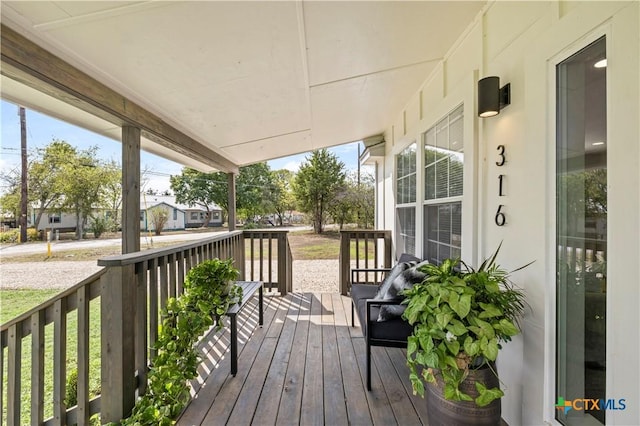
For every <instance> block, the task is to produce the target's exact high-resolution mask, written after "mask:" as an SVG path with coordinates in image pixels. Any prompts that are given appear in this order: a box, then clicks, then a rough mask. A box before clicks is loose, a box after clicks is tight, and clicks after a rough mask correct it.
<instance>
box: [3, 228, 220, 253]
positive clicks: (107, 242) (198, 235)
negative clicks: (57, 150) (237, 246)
mask: <svg viewBox="0 0 640 426" xmlns="http://www.w3.org/2000/svg"><path fill="white" fill-rule="evenodd" d="M221 232H227V231H226V230H224V231H213V232H194V233H184V234H168V235H158V236H155V235H154V236H152V237H149V236H144V237H141V238H140V246H142V247H146V246H147V245H148V244H149V240H150V239H152V240H153V242H154V243H156V242H174V241H175V242H178V241H192V240H199V239H203V238H210V237H211V236H213V235H216V234H219V233H221ZM121 243H122V242H121V240H120V238H111V239H104V240H96V239H91V238H88V239H85V240H81V241H78V240H65V241H53V242H52V243H51V250H53V251H55V250H76V249H90V248H100V247H113V246H119V245H120V244H121ZM46 252H47V243H46V242H30V243H27V244H11V245H3V246H2V247H0V256H2V257H5V256H6V257H9V256H18V255H22V254H33V253H46Z"/></svg>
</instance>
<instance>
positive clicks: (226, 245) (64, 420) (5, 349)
mask: <svg viewBox="0 0 640 426" xmlns="http://www.w3.org/2000/svg"><path fill="white" fill-rule="evenodd" d="M274 239H275V240H276V241H277V247H278V253H277V255H276V256H274V254H273V252H274V250H273V245H272V242H271V241H272V240H274ZM256 240H257V241H259V242H260V244H261V245H260V246H261V247H262V248H261V249H260V250H259V251H258V252H257V253H256V252H255V250H254V249H250V252H249V253H250V254H249V259H246V256H245V250H246V249H247V247H246V246H245V241H247V243H246V244H247V246H251V247H253V245H254V241H256ZM216 257H217V258H221V259H228V258H233V259H234V260H235V262H234V264H235V267H236V268H238V270H239V271H240V279H242V280H244V279H246V276H245V272H246V271H245V261H246V260H248V261H250V262H251V266H250V273H251V275H252V276H253V274H254V267H253V265H254V264H258V265H263V264H265V263H266V265H265V266H260V268H259V270H260V272H261V274H262V272H263V271H264V270H265V269H266V270H267V271H272V270H273V267H272V266H271V264H272V263H273V262H274V261H275V260H276V259H277V262H278V266H277V272H278V273H277V279H270V281H269V282H270V283H271V285H272V286H276V287H277V288H278V289H279V290H280V292H281V293H282V294H286V292H287V291H291V251H290V248H289V244H288V240H287V233H286V232H284V231H270V232H260V231H244V232H243V231H234V232H228V233H224V234H220V235H216V236H215V237H213V238H207V239H203V240H199V241H195V242H192V243H188V244H182V245H178V246H173V247H168V248H159V249H152V250H147V251H144V252H137V253H131V254H126V255H119V256H111V257H106V258H103V259H100V260H99V261H98V264H99V265H101V266H104V267H105V268H104V269H103V270H101V271H99V272H98V273H96V274H94V275H92V276H91V277H89V278H87V279H85V280H84V281H82V282H81V283H79V284H77V285H76V286H74V287H73V288H70V289H69V290H66V291H64V292H63V293H61V294H60V295H58V296H56V297H54V298H52V299H50V300H49V301H47V302H45V303H43V304H41V305H39V306H37V307H36V308H34V309H32V310H31V311H29V312H27V313H25V314H23V315H20V316H19V317H18V318H15V319H13V320H11V321H9V322H7V323H5V324H3V325H2V328H1V335H0V336H1V339H0V340H1V343H2V352H1V354H2V356H0V375H1V376H2V377H0V379H1V381H2V383H5V382H6V383H7V384H6V393H7V395H6V396H5V395H4V393H3V392H2V389H3V387H1V386H0V401H1V403H2V407H3V408H4V409H5V410H6V424H8V425H22V424H25V423H31V424H45V425H48V424H74V423H77V424H78V425H85V424H88V422H89V418H90V417H91V416H92V415H93V414H95V413H100V415H101V422H102V423H106V422H110V421H114V422H117V421H119V420H120V419H122V418H123V417H126V416H127V415H128V413H130V412H131V409H132V408H133V405H134V403H135V399H136V396H138V395H141V394H143V393H144V392H145V388H146V382H147V371H148V366H149V362H150V361H151V360H152V359H153V357H154V356H155V354H154V353H153V350H152V349H151V348H152V347H153V345H154V343H155V341H156V339H157V337H158V325H159V323H160V312H161V310H162V309H163V308H164V307H165V306H166V303H167V300H168V298H169V297H175V296H179V295H181V294H182V293H183V284H184V279H185V277H186V274H187V273H188V272H189V270H190V269H191V268H192V267H194V266H196V265H197V264H199V263H201V262H202V261H204V260H207V259H213V258H216ZM270 276H271V275H270ZM252 279H253V278H252ZM257 279H260V278H259V277H258V278H257ZM90 301H96V302H98V303H100V305H101V310H100V351H101V355H100V366H101V373H100V375H101V395H99V396H97V397H95V398H93V399H92V400H89V385H88V383H89V362H90V359H89V346H90V340H89V333H90V326H89V314H90V312H91V311H90V309H93V306H94V304H95V303H94V304H90V303H89V302H90ZM74 311H77V317H78V321H77V324H78V331H77V334H78V339H77V340H78V344H77V360H78V361H77V362H78V365H77V369H78V381H77V383H78V391H77V401H78V402H77V405H76V406H74V407H65V403H64V398H65V394H66V383H67V381H68V377H69V372H68V371H67V359H66V356H67V352H68V348H67V341H68V333H67V314H69V313H72V312H74ZM51 323H53V335H51V334H52V333H45V326H46V325H47V324H51ZM29 336H31V341H30V342H29V341H28V340H27V339H28V337H29ZM45 339H46V342H45ZM50 342H52V346H53V353H52V354H48V353H47V354H46V356H47V357H48V356H51V355H52V356H53V368H52V369H53V372H50V371H45V362H44V360H45V349H44V348H45V343H50ZM23 343H24V345H30V346H31V348H32V355H31V359H32V362H31V364H32V366H31V395H30V397H28V398H26V399H27V401H29V400H30V402H28V403H29V404H30V406H31V418H30V419H22V418H21V407H22V403H23V401H22V400H23V399H24V398H22V395H21V387H22V373H23V362H22V361H23V352H22V347H23ZM93 344H94V345H95V344H96V343H93ZM69 350H72V349H71V348H69ZM5 366H6V371H7V377H6V379H5V377H4V371H5V370H4V369H5ZM51 374H53V403H52V404H53V410H52V412H53V416H52V417H51V418H49V419H47V420H45V419H44V415H45V410H44V407H45V400H46V399H48V398H45V388H44V378H45V376H46V375H51ZM0 423H2V424H4V419H2V418H0Z"/></svg>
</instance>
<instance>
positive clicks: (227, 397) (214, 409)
mask: <svg viewBox="0 0 640 426" xmlns="http://www.w3.org/2000/svg"><path fill="white" fill-rule="evenodd" d="M267 313H268V314H269V315H271V316H272V315H273V311H268V312H267ZM269 320H271V318H270V319H269ZM265 332H266V330H265V329H264V328H256V329H255V330H254V332H253V336H252V337H253V338H251V339H249V340H248V341H247V340H245V339H240V340H239V342H238V352H239V357H238V366H239V367H238V373H237V374H236V377H233V376H231V374H230V373H229V372H228V371H226V373H227V374H226V379H225V381H224V383H223V384H222V389H223V392H220V393H219V394H218V395H217V396H216V398H215V400H214V401H213V404H212V405H211V408H210V409H209V412H208V413H207V415H206V417H205V418H204V421H203V424H226V423H227V421H228V419H229V417H230V416H231V413H232V410H233V408H234V406H235V404H236V402H237V401H238V398H239V397H240V392H242V389H243V386H244V384H245V381H246V380H247V377H248V375H249V372H250V371H251V369H252V368H253V367H254V361H255V359H256V357H257V354H258V352H259V350H260V347H261V345H262V341H263V339H264V335H265ZM241 335H242V334H241V333H239V336H241ZM240 346H242V350H240ZM226 358H229V357H228V356H227V357H226Z"/></svg>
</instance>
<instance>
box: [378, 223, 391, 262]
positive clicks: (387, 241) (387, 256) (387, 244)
mask: <svg viewBox="0 0 640 426" xmlns="http://www.w3.org/2000/svg"><path fill="white" fill-rule="evenodd" d="M376 261H377V259H376ZM384 267H385V268H391V231H384Z"/></svg>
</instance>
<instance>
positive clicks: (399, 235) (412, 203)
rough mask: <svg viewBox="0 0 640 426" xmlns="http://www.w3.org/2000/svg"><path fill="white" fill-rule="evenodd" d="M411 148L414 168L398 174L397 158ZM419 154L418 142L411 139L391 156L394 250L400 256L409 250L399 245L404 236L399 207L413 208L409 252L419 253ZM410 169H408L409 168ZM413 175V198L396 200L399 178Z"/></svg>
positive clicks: (397, 197) (404, 178) (398, 194)
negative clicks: (411, 245)
mask: <svg viewBox="0 0 640 426" xmlns="http://www.w3.org/2000/svg"><path fill="white" fill-rule="evenodd" d="M411 149H413V150H414V152H415V156H414V165H413V167H414V169H413V171H409V173H405V174H402V175H400V172H401V170H399V167H398V159H399V157H400V156H402V155H407V153H408V152H410V150H411ZM419 155H420V150H419V147H418V144H417V143H416V142H415V141H413V142H411V143H410V144H408V145H407V146H406V147H405V148H404V149H402V151H400V152H399V153H398V154H396V155H395V156H394V158H393V162H394V169H395V179H394V192H395V197H396V205H395V208H394V216H395V221H396V251H397V255H398V256H400V254H402V252H409V250H406V248H405V247H404V244H403V245H402V246H401V245H400V238H404V234H403V232H402V229H401V227H400V222H399V215H398V211H399V210H400V209H413V214H414V221H413V236H411V238H412V239H413V252H411V253H410V254H413V255H418V254H419V246H418V244H417V242H418V240H417V238H416V237H417V228H418V226H417V225H418V213H417V211H416V210H417V205H418V203H417V200H418V192H419V191H418V189H417V188H418V176H419V174H418V168H419V161H418V156H419ZM409 170H410V169H409ZM402 172H403V173H404V170H402ZM412 176H413V177H414V179H415V186H414V188H413V189H414V190H413V193H412V194H410V195H413V200H409V201H408V202H406V201H405V200H402V201H405V202H402V203H400V202H398V201H399V196H400V193H399V191H398V184H399V183H400V182H401V180H407V179H408V180H410V179H411V177H412ZM410 188H411V186H410V185H409V189H410Z"/></svg>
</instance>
